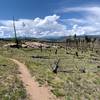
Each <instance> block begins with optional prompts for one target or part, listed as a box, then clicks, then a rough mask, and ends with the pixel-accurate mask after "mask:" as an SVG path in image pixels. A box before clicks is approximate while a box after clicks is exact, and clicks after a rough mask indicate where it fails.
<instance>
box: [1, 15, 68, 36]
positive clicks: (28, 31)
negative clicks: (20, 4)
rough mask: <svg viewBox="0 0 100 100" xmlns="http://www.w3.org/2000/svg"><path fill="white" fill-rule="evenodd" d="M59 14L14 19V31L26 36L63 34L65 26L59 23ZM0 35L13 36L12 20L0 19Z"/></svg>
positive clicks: (64, 33)
mask: <svg viewBox="0 0 100 100" xmlns="http://www.w3.org/2000/svg"><path fill="white" fill-rule="evenodd" d="M59 18H60V16H57V15H52V16H46V17H45V18H44V19H41V18H35V19H33V20H32V19H19V20H17V21H15V25H16V31H17V35H18V36H26V37H37V38H38V37H44V36H65V35H66V26H65V25H63V24H61V23H59V21H58V20H59ZM0 31H1V32H0V34H1V33H2V34H1V35H0V36H3V37H6V36H7V34H10V35H8V37H11V36H14V32H13V21H12V20H2V21H0Z"/></svg>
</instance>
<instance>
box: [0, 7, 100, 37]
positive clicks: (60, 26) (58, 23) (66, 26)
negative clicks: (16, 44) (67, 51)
mask: <svg viewBox="0 0 100 100" xmlns="http://www.w3.org/2000/svg"><path fill="white" fill-rule="evenodd" d="M60 11H62V12H63V13H69V12H71V13H74V14H75V13H76V12H77V13H79V14H80V13H81V14H82V16H81V17H80V18H75V17H73V16H72V17H71V18H69V19H61V18H60V16H58V15H56V14H54V15H51V16H46V17H44V18H43V19H42V18H39V17H37V18H35V19H33V20H32V19H18V20H16V21H15V25H16V30H17V36H24V37H36V38H39V37H47V36H48V37H49V36H50V37H54V36H55V37H56V36H67V35H74V34H77V35H87V34H88V35H100V7H99V6H94V7H86V6H84V7H71V8H64V9H62V10H60ZM12 36H14V29H13V21H12V20H0V37H12Z"/></svg>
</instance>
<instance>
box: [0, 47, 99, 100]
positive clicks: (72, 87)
mask: <svg viewBox="0 0 100 100" xmlns="http://www.w3.org/2000/svg"><path fill="white" fill-rule="evenodd" d="M50 49H51V52H50ZM50 49H48V50H46V49H44V50H43V52H41V51H40V50H39V49H29V48H23V49H15V48H12V49H11V48H8V49H7V48H1V49H0V54H1V55H3V56H5V57H12V58H15V59H18V60H20V61H21V62H23V63H25V64H26V65H27V66H28V68H29V70H30V73H31V74H32V76H35V78H36V80H37V81H38V82H39V83H40V85H43V84H45V83H46V82H47V83H48V85H49V86H50V87H52V89H51V91H52V92H53V93H54V94H55V95H56V96H57V97H59V98H61V100H63V99H64V100H99V99H100V78H99V77H100V74H99V73H100V70H99V69H98V68H97V65H99V64H100V61H99V56H98V55H97V54H96V53H93V52H91V51H87V52H85V53H81V52H79V57H75V56H74V55H73V54H74V53H75V51H76V50H75V49H72V50H71V53H72V54H66V52H65V50H64V49H59V50H58V54H57V55H55V53H54V52H55V49H54V48H50ZM68 52H70V51H68ZM32 56H42V57H47V59H43V58H32ZM94 58H96V59H98V61H97V60H94ZM57 59H61V61H60V63H59V66H60V69H61V70H70V69H71V70H73V71H74V73H62V72H59V73H58V74H54V73H53V72H52V68H51V66H52V64H53V63H54V61H55V60H57ZM83 67H85V68H86V73H81V72H79V71H78V70H79V69H80V68H83Z"/></svg>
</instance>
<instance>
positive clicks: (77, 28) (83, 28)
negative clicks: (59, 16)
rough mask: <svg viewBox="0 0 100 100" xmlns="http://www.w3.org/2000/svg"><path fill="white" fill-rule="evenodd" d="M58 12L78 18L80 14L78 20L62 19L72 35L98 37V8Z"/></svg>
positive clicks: (99, 7)
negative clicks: (75, 15)
mask: <svg viewBox="0 0 100 100" xmlns="http://www.w3.org/2000/svg"><path fill="white" fill-rule="evenodd" d="M58 11H59V12H63V13H66V14H70V13H71V14H72V15H74V14H77V15H78V14H79V16H80V14H81V17H80V18H77V17H76V18H75V17H73V16H72V18H70V19H63V21H64V22H66V23H68V24H69V25H68V24H67V25H68V26H70V27H71V29H70V31H71V32H73V34H74V33H76V34H78V35H80V34H89V35H100V6H81V7H69V8H63V9H61V10H58ZM73 26H74V27H73Z"/></svg>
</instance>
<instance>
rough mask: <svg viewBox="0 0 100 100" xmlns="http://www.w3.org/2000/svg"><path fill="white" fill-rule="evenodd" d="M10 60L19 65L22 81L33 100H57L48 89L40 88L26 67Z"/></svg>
mask: <svg viewBox="0 0 100 100" xmlns="http://www.w3.org/2000/svg"><path fill="white" fill-rule="evenodd" d="M10 60H11V61H13V62H14V63H15V64H17V65H18V70H19V72H20V74H19V76H20V79H21V80H22V82H23V84H24V86H25V88H26V91H27V94H28V95H29V98H30V99H31V100H57V99H56V97H55V96H54V95H53V94H52V93H51V92H50V90H49V89H48V87H46V86H43V87H39V84H38V82H36V81H35V80H34V79H33V78H32V76H31V74H30V72H29V70H28V68H27V66H26V65H24V64H23V63H21V62H19V61H18V60H15V59H10Z"/></svg>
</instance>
